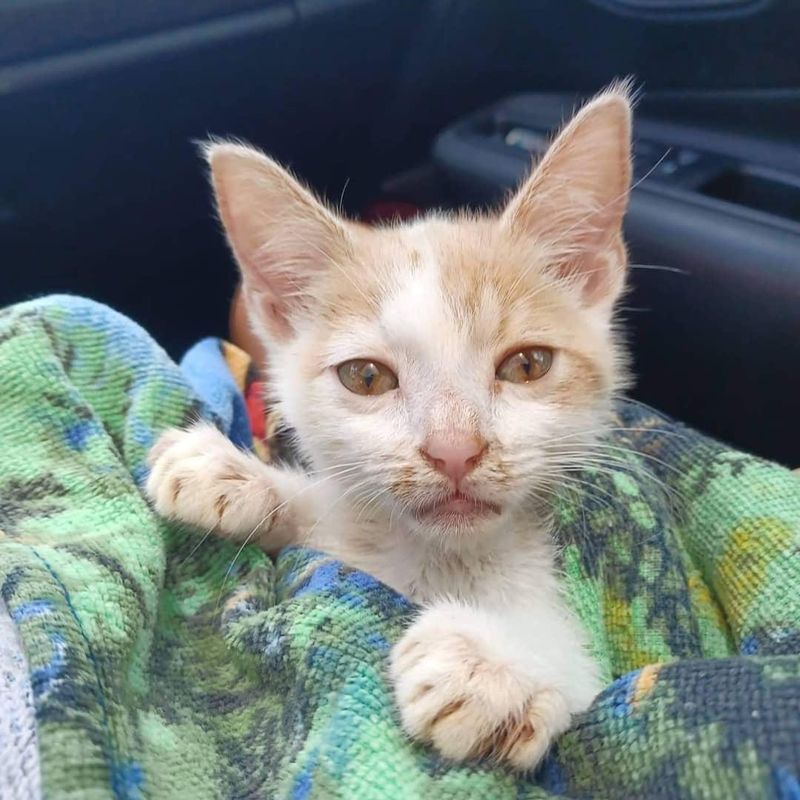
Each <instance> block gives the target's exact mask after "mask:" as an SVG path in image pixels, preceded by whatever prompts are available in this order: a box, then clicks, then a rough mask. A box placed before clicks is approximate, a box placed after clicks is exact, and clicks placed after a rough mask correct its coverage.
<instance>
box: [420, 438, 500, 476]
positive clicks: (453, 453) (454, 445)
mask: <svg viewBox="0 0 800 800" xmlns="http://www.w3.org/2000/svg"><path fill="white" fill-rule="evenodd" d="M487 446H488V445H487V443H486V441H485V440H484V439H481V438H479V437H477V436H472V435H469V434H467V435H462V436H441V435H433V436H431V437H430V438H429V439H428V441H427V442H425V444H424V445H423V446H422V448H421V450H420V452H421V453H422V456H423V458H425V460H426V461H428V462H429V463H430V464H431V466H433V467H434V469H436V470H438V471H439V472H441V473H442V474H443V475H446V476H447V477H448V478H450V479H451V480H452V481H453V482H454V483H455V484H456V486H457V485H458V482H459V481H460V480H461V479H462V478H463V477H464V476H465V475H467V474H469V473H470V472H472V470H473V469H475V467H477V466H478V462H479V461H480V460H481V458H482V457H483V454H484V453H485V452H486V448H487Z"/></svg>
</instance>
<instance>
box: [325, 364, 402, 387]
mask: <svg viewBox="0 0 800 800" xmlns="http://www.w3.org/2000/svg"><path fill="white" fill-rule="evenodd" d="M336 372H337V373H338V375H339V380H340V381H341V382H342V385H343V386H344V387H345V388H346V389H349V390H350V391H351V392H354V393H355V394H365V395H377V394H385V393H386V392H390V391H391V390H392V389H396V388H397V375H395V374H394V372H392V371H391V370H390V369H389V367H387V366H384V365H383V364H381V363H379V362H377V361H369V360H368V359H366V358H355V359H353V360H352V361H345V362H344V363H343V364H339V366H338V367H337V368H336Z"/></svg>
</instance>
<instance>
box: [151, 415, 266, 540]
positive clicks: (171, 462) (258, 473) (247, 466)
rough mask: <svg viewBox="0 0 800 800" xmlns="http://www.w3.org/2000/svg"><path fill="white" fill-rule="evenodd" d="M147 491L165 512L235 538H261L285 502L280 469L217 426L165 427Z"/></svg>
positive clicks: (153, 455)
mask: <svg viewBox="0 0 800 800" xmlns="http://www.w3.org/2000/svg"><path fill="white" fill-rule="evenodd" d="M148 461H149V463H150V475H149V476H148V478H147V483H146V485H145V492H146V494H147V495H148V497H149V498H150V500H151V501H152V503H153V506H154V507H155V509H156V511H157V512H158V513H159V514H161V515H162V516H165V517H169V518H171V519H175V520H179V521H181V522H185V523H187V524H190V525H193V526H196V527H199V528H205V529H206V530H209V531H212V530H213V531H216V532H217V533H219V534H222V535H224V536H230V537H235V538H245V537H255V538H256V540H260V539H261V538H262V537H263V536H264V535H265V534H267V533H268V532H269V530H270V529H271V528H272V527H273V526H274V524H275V522H276V517H277V516H278V514H279V512H280V503H279V501H278V496H277V493H276V491H275V487H274V482H273V481H271V480H270V473H271V472H274V471H275V470H274V469H273V468H271V467H269V466H267V465H265V464H262V463H261V462H259V461H258V460H257V459H255V457H254V456H252V455H249V454H248V453H245V452H243V451H241V450H239V449H238V448H237V447H236V446H235V445H234V444H233V443H232V442H231V441H230V440H229V439H227V438H226V437H225V436H224V435H223V434H222V433H220V432H219V431H218V430H217V429H216V428H214V427H213V426H212V425H208V424H205V423H200V424H197V425H194V426H193V427H191V428H188V429H186V430H179V429H175V428H173V429H170V430H167V431H165V432H164V433H163V434H162V435H161V437H160V438H159V440H158V441H157V442H156V444H155V445H154V446H153V448H152V450H151V451H150V453H149V456H148Z"/></svg>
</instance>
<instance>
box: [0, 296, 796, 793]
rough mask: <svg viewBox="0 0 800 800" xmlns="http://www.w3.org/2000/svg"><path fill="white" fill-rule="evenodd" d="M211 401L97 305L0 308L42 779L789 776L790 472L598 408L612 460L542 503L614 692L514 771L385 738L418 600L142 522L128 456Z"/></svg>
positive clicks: (21, 625) (3, 560) (630, 410)
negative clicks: (392, 680) (397, 647)
mask: <svg viewBox="0 0 800 800" xmlns="http://www.w3.org/2000/svg"><path fill="white" fill-rule="evenodd" d="M204 408H207V405H204V404H202V403H200V401H199V400H198V399H197V398H196V397H195V396H194V395H193V393H192V390H191V388H190V385H189V383H188V382H187V380H186V378H185V377H184V376H183V375H182V373H181V372H180V370H179V369H178V368H177V367H176V366H175V365H173V364H172V363H171V362H170V361H169V360H168V358H167V357H166V355H165V354H164V353H163V351H161V350H160V348H158V347H157V346H156V345H155V344H154V343H153V342H152V341H151V340H150V339H149V338H148V337H147V335H146V334H145V333H144V332H143V331H142V330H141V329H140V328H138V327H137V326H136V325H134V324H133V323H131V322H129V321H128V320H126V319H124V318H123V317H121V316H120V315H118V314H116V313H115V312H113V311H110V310H109V309H107V308H105V307H103V306H100V305H97V304H94V303H91V302H88V301H85V300H79V299H76V298H69V297H61V298H51V299H46V300H41V301H36V302H33V303H27V304H23V305H19V306H16V307H13V308H11V309H8V310H6V311H5V312H4V313H2V315H0V498H2V502H1V503H0V529H2V531H3V535H2V538H0V590H1V591H2V598H3V600H4V601H5V603H6V604H7V606H8V609H9V612H10V614H11V616H12V619H13V620H14V621H15V624H16V625H17V629H18V632H19V635H20V638H21V641H22V643H23V647H24V650H25V654H26V656H27V661H28V665H29V669H30V679H31V686H32V691H33V696H34V706H35V713H36V720H37V736H38V742H39V756H40V766H41V778H42V784H43V793H44V796H45V797H47V798H74V799H75V800H77V799H78V798H81V799H83V798H90V799H95V798H97V799H99V798H111V797H116V798H130V799H132V800H133V799H135V798H159V799H160V798H169V799H170V800H182V799H183V798H185V799H186V800H197V799H198V798H261V797H264V798H295V799H297V800H300V799H301V798H348V800H349V799H351V798H354V799H355V800H359V799H360V798H401V800H402V799H403V798H425V799H426V800H436V799H437V798H448V799H452V798H485V799H486V800H489V798H492V799H495V798H500V799H501V800H502V799H503V798H515V800H519V799H520V798H521V799H522V800H527V799H529V798H543V797H553V796H567V797H598V798H675V797H681V798H734V797H735V798H763V797H782V798H796V797H798V795H799V794H800V784H799V783H798V776H799V775H800V656H799V655H798V653H800V591H798V587H800V480H798V478H797V476H795V475H793V474H792V473H791V472H789V471H788V470H784V469H781V468H779V467H777V466H774V465H772V464H769V463H766V462H763V461H760V460H758V459H756V458H753V457H751V456H748V455H744V454H742V453H737V452H734V451H731V450H729V449H726V448H725V447H722V446H720V445H719V444H717V443H715V442H713V441H710V440H709V439H706V438H704V437H702V436H700V435H698V434H697V433H694V432H693V431H690V430H688V429H686V428H685V427H683V426H681V425H678V424H676V423H674V422H671V421H669V420H667V419H665V418H663V417H662V416H660V415H658V414H656V413H655V412H652V411H650V410H647V409H645V408H642V407H641V406H638V405H635V404H632V403H622V404H621V405H620V406H619V408H618V420H617V425H616V429H615V430H614V431H613V432H612V434H611V436H610V438H609V443H610V445H611V446H613V447H617V448H620V449H619V450H617V451H614V452H617V453H618V454H619V456H620V458H621V459H623V461H622V464H621V466H619V467H618V468H615V469H609V470H607V471H606V470H604V471H602V472H596V473H595V472H586V473H585V474H583V475H582V476H581V478H580V480H581V481H582V483H581V484H576V487H577V488H580V489H581V490H582V491H581V492H580V493H579V492H577V491H575V492H567V493H565V494H564V495H563V497H562V498H561V499H560V500H559V501H558V503H557V505H556V509H555V513H556V519H557V522H558V526H559V533H558V537H559V540H560V542H561V546H562V558H563V570H564V575H565V578H564V580H565V586H566V590H567V594H568V597H569V599H570V602H571V603H572V605H573V607H574V608H575V610H576V612H577V613H578V614H579V616H580V617H581V618H582V620H583V622H584V624H585V626H586V628H587V630H588V631H589V632H590V634H591V637H592V642H593V646H594V650H595V652H596V655H597V658H598V660H599V661H600V663H601V664H602V667H603V671H604V673H605V675H606V677H607V679H608V682H609V683H608V686H607V688H606V689H605V690H604V691H603V692H602V693H601V694H600V696H599V697H598V698H597V699H596V701H595V703H594V704H593V706H592V707H591V709H590V710H589V711H588V712H587V713H585V714H583V715H581V716H579V717H578V718H577V719H576V720H575V724H574V726H573V728H572V729H571V730H570V731H568V732H567V733H566V734H564V735H563V736H562V737H561V738H560V740H559V741H558V743H557V745H556V747H555V748H554V749H553V751H552V752H551V754H550V755H549V757H548V758H547V760H546V762H545V763H544V765H543V766H542V768H541V769H540V770H539V771H538V772H537V773H536V774H535V775H527V776H514V775H511V774H510V773H508V772H506V771H504V770H503V769H502V768H498V767H491V766H489V765H486V764H466V765H452V764H449V763H446V762H445V761H443V760H441V759H440V758H438V757H437V756H436V755H435V754H434V753H433V752H431V751H430V750H429V749H428V748H426V747H424V746H421V745H417V744H414V743H411V742H409V741H407V740H406V739H405V737H404V736H403V734H402V732H401V731H400V729H399V727H398V725H397V722H396V713H395V711H394V708H393V704H392V699H391V693H390V690H389V687H388V686H387V683H386V679H385V663H386V655H387V652H388V650H389V648H390V646H391V644H392V643H393V642H394V641H396V640H397V638H398V637H399V636H400V635H401V632H402V630H403V628H404V626H406V625H407V624H408V621H409V619H410V617H411V615H412V614H413V608H412V607H411V606H410V605H409V603H408V602H407V601H406V600H404V599H403V598H402V597H400V596H399V595H397V594H396V593H394V592H393V591H391V590H389V589H387V588H386V587H384V586H382V585H381V584H379V583H378V582H377V581H375V580H374V579H372V578H371V577H369V576H368V575H365V574H364V573H361V572H358V571H355V570H353V569H350V568H348V567H347V566H344V565H342V564H341V563H338V562H336V561H334V560H332V559H330V558H328V557H326V556H325V555H322V554H319V553H315V552H313V551H309V550H303V549H297V548H290V549H288V550H286V551H284V552H283V553H282V554H281V555H280V556H279V558H278V560H277V563H276V564H275V565H273V564H272V563H271V562H270V560H269V559H268V558H267V557H266V556H265V555H264V554H262V553H261V552H259V551H258V550H257V549H255V548H245V549H244V550H243V552H242V553H241V554H240V555H239V556H238V558H235V556H236V550H237V548H236V547H234V546H232V545H230V544H227V543H224V542H221V541H218V540H216V539H215V538H213V537H209V538H208V539H207V540H205V541H202V536H201V534H200V533H198V532H196V531H186V530H181V529H179V528H178V527H176V526H173V525H169V524H167V523H165V522H163V521H161V520H159V519H157V518H156V517H155V516H154V514H153V513H152V511H151V510H150V508H149V507H148V505H147V503H146V501H145V500H144V498H143V496H142V494H141V489H140V487H141V485H142V481H143V479H144V478H145V475H146V466H145V454H146V452H147V449H148V448H149V446H150V445H151V443H152V442H153V440H154V439H155V437H156V436H157V435H158V432H159V431H160V430H161V429H162V428H164V427H166V426H168V425H175V424H182V423H185V422H186V421H187V420H190V419H192V418H193V417H194V416H195V415H196V414H197V413H198V412H203V409H204ZM218 421H219V420H218ZM656 479H657V480H656ZM676 509H679V510H676ZM232 562H235V566H234V567H233V568H232V569H230V573H228V570H229V567H230V565H231V564H232ZM3 791H4V792H6V793H7V789H6V788H5V787H4V790H3ZM3 796H4V797H5V795H3Z"/></svg>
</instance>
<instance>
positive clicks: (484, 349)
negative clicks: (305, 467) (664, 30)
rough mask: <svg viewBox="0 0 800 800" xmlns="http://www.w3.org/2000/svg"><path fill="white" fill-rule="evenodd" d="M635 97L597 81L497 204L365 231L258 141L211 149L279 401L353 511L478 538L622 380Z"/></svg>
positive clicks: (557, 459)
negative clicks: (594, 95) (619, 321)
mask: <svg viewBox="0 0 800 800" xmlns="http://www.w3.org/2000/svg"><path fill="white" fill-rule="evenodd" d="M628 141H629V107H628V103H627V99H626V98H625V97H624V95H623V94H622V93H620V92H612V93H607V94H606V95H602V96H601V97H600V98H598V99H597V100H596V101H594V103H593V104H590V106H588V107H586V108H585V109H584V110H583V111H582V112H581V114H579V115H578V117H577V118H576V119H575V120H573V122H572V123H571V125H570V126H568V128H567V129H566V130H565V131H564V132H563V133H562V135H561V137H560V138H559V139H558V141H557V142H556V144H555V145H554V146H553V147H552V148H551V150H550V152H549V154H548V155H547V156H546V157H545V159H544V160H543V161H542V162H541V164H540V165H539V167H538V168H537V170H536V171H535V172H534V174H533V176H532V177H531V178H530V179H529V181H528V182H527V183H526V185H525V186H524V187H523V188H522V190H521V191H520V192H519V193H518V194H517V196H516V197H515V198H514V199H512V201H511V202H510V204H509V206H508V207H507V208H506V209H505V211H504V212H503V213H502V214H501V215H499V216H497V217H483V218H469V217H462V218H453V219H446V218H437V217H433V218H428V219H426V220H422V221H419V222H416V223H413V224H410V225H404V226H400V227H394V228H386V229H376V230H370V229H366V228H363V227H361V226H355V225H352V224H350V223H345V222H343V221H341V220H338V219H337V218H335V217H334V216H333V215H332V214H330V212H328V211H326V210H324V209H323V208H322V207H321V206H319V204H317V203H316V201H315V200H313V198H311V196H310V195H308V194H307V193H306V192H305V191H304V190H303V189H301V188H300V187H299V186H298V185H297V184H296V183H295V182H294V181H293V179H291V178H290V177H289V176H288V175H286V173H284V172H283V171H282V170H280V168H278V167H277V166H276V165H274V164H273V163H272V162H269V161H268V160H266V159H265V158H264V157H263V156H261V155H260V154H256V153H254V152H253V151H251V150H248V149H245V148H241V147H239V146H233V145H217V146H215V147H214V148H213V149H212V150H211V153H210V156H211V162H212V167H213V171H214V179H215V186H216V189H217V195H218V199H219V204H220V211H221V214H222V217H223V220H224V222H225V225H226V228H227V231H228V235H229V238H230V240H231V243H232V245H233V248H234V250H235V252H236V255H237V257H238V259H239V262H240V264H241V265H242V268H243V276H244V285H245V292H246V298H247V302H248V307H249V311H250V315H251V318H252V319H253V320H254V321H255V323H256V326H257V330H258V331H260V332H261V333H262V335H263V337H264V338H265V340H266V344H267V347H268V352H269V353H270V359H271V362H270V364H269V365H268V366H269V374H270V377H271V381H272V387H273V392H274V395H275V397H276V398H277V400H278V402H279V404H280V409H281V411H282V413H283V415H284V417H285V418H286V419H287V421H288V423H289V424H290V425H291V426H292V427H293V428H294V429H295V430H296V432H297V434H298V438H299V442H300V444H301V447H302V448H303V450H304V451H305V453H306V455H307V456H308V457H309V458H310V460H311V462H312V463H313V465H314V467H315V468H316V469H317V470H319V471H320V472H319V474H318V476H317V477H318V479H320V480H323V481H331V482H336V483H337V484H338V485H339V486H341V487H342V492H341V494H342V500H341V501H340V502H344V503H350V504H352V505H353V506H354V507H355V508H356V509H358V510H359V513H363V514H364V515H366V516H374V514H375V512H376V511H377V510H378V509H382V510H383V511H384V512H385V513H388V515H389V516H390V518H391V521H392V523H393V524H398V523H401V524H403V525H404V526H405V527H406V528H408V529H411V530H416V531H419V532H422V533H425V534H429V535H432V536H436V537H452V536H454V535H459V536H460V537H463V536H465V535H467V536H468V535H485V534H486V533H488V532H489V531H490V530H492V529H496V528H498V527H499V526H501V525H502V522H503V520H504V518H505V517H506V515H508V514H510V513H513V512H514V511H516V510H519V509H520V508H521V507H523V506H524V505H525V504H526V502H527V501H528V500H530V499H539V500H541V499H545V498H546V497H547V495H548V493H549V492H550V491H552V488H553V487H554V485H557V481H558V476H559V474H560V472H561V470H562V469H563V467H564V466H565V464H566V463H567V462H570V461H574V460H575V457H576V454H578V453H580V452H581V450H582V448H585V447H586V445H587V444H588V443H589V442H591V441H592V440H593V439H594V438H595V437H596V435H597V433H598V432H599V431H600V430H601V429H602V427H603V424H604V423H605V417H606V414H607V410H608V405H609V397H610V394H611V393H612V392H613V391H614V390H615V389H616V388H617V387H618V385H619V383H620V381H621V377H622V375H621V366H620V364H619V358H620V354H619V348H618V345H617V344H616V342H615V340H614V336H613V332H612V329H611V314H612V309H613V303H614V301H615V299H616V297H617V296H618V294H619V291H620V289H621V287H622V285H623V282H624V267H625V254H624V249H623V247H622V243H621V238H620V223H621V218H622V214H623V212H624V208H625V202H626V199H627V191H628V185H629V176H630V168H629V156H628Z"/></svg>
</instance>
